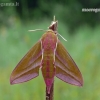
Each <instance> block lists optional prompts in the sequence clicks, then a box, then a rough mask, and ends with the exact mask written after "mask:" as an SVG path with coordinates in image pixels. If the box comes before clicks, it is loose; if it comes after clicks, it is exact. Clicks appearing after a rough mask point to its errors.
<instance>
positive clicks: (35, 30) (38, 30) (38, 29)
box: [28, 29, 46, 32]
mask: <svg viewBox="0 0 100 100" xmlns="http://www.w3.org/2000/svg"><path fill="white" fill-rule="evenodd" d="M28 31H30V32H35V31H46V30H43V29H35V30H28Z"/></svg>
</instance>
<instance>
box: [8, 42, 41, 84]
mask: <svg viewBox="0 0 100 100" xmlns="http://www.w3.org/2000/svg"><path fill="white" fill-rule="evenodd" d="M41 54H42V52H41V41H38V42H37V43H36V44H35V45H34V46H33V47H32V48H31V49H30V50H29V52H28V53H27V54H26V55H25V56H24V57H23V58H22V60H21V61H20V62H19V63H18V65H17V66H16V67H15V69H14V70H13V72H12V74H11V77H10V83H11V84H17V83H22V82H25V81H28V80H30V79H32V78H35V77H36V76H38V75H39V67H40V64H41V57H42V56H41Z"/></svg>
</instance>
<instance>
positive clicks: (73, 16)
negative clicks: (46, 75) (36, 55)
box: [0, 0, 100, 100]
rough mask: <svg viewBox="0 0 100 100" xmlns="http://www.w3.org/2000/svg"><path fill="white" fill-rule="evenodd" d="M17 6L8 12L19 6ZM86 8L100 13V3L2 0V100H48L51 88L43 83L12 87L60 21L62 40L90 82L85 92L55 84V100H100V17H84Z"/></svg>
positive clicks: (97, 15) (0, 65)
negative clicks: (16, 73) (15, 73)
mask: <svg viewBox="0 0 100 100" xmlns="http://www.w3.org/2000/svg"><path fill="white" fill-rule="evenodd" d="M16 2H17V6H9V5H8V6H7V5H5V3H14V4H16ZM82 8H100V1H99V0H95V1H94V0H91V1H90V0H89V1H86V0H84V1H83V0H0V100H45V84H44V81H43V78H42V75H41V71H40V75H39V77H37V78H35V79H33V80H31V81H29V82H26V83H23V84H18V85H10V82H9V78H10V74H11V72H12V70H13V69H14V68H15V66H16V64H17V63H18V62H19V61H20V59H21V58H22V57H23V56H24V55H25V54H26V52H27V51H28V50H29V49H30V48H31V47H32V46H33V45H34V44H35V43H36V42H37V41H38V40H39V39H40V37H41V35H42V34H43V33H44V32H42V31H36V32H28V30H30V29H38V28H41V29H45V30H46V29H47V27H48V26H49V25H50V23H51V21H52V19H53V16H54V15H55V16H56V19H57V20H58V21H59V23H58V32H59V33H60V34H61V35H62V36H63V37H65V38H66V39H67V42H65V41H64V40H63V39H61V38H60V37H59V39H60V40H61V42H62V43H63V44H64V46H65V47H66V49H67V50H68V51H69V53H70V55H71V56H72V58H73V59H74V60H75V62H76V64H77V65H78V67H79V69H80V70H81V72H82V75H83V78H84V86H83V87H82V88H80V87H76V86H72V85H69V84H66V83H65V82H62V81H61V80H59V79H57V78H55V87H54V100H100V78H99V77H100V12H97V13H95V12H82Z"/></svg>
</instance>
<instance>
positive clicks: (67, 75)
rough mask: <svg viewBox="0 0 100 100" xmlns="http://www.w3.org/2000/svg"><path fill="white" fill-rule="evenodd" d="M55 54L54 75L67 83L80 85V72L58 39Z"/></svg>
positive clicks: (81, 80) (81, 79)
mask: <svg viewBox="0 0 100 100" xmlns="http://www.w3.org/2000/svg"><path fill="white" fill-rule="evenodd" d="M55 56H56V59H55V66H56V77H58V78H59V79H61V80H63V81H65V82H67V83H69V84H73V85H77V86H82V85H83V78H82V75H81V72H80V71H79V69H78V67H77V65H76V64H75V62H74V61H73V59H72V58H71V56H70V55H69V54H68V52H67V50H66V49H65V48H64V46H63V45H62V44H61V42H60V41H58V45H57V49H56V52H55Z"/></svg>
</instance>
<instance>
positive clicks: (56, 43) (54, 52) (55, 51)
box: [53, 38, 58, 68]
mask: <svg viewBox="0 0 100 100" xmlns="http://www.w3.org/2000/svg"><path fill="white" fill-rule="evenodd" d="M57 44H58V38H57V42H56V47H55V49H54V62H53V64H54V65H55V52H56V49H57ZM54 67H55V66H54ZM55 68H56V67H55Z"/></svg>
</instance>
